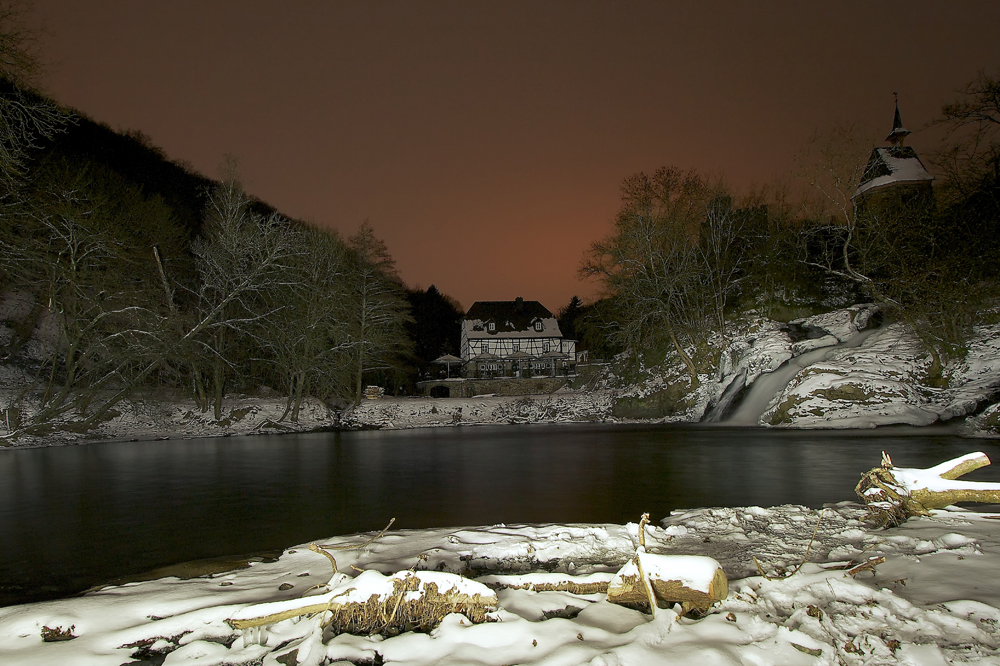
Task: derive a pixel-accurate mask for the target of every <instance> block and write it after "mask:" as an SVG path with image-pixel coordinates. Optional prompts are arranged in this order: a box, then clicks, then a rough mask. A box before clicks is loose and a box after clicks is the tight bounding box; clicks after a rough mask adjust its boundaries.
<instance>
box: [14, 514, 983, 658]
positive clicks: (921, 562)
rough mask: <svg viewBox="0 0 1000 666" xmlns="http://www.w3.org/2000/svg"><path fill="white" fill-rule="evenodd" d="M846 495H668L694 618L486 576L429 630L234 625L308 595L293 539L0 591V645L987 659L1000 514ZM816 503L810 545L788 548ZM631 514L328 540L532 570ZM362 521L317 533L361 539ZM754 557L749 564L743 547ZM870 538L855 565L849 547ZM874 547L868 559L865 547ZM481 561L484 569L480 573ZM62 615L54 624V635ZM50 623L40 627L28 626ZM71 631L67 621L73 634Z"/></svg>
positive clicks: (631, 528) (307, 560) (672, 536)
mask: <svg viewBox="0 0 1000 666" xmlns="http://www.w3.org/2000/svg"><path fill="white" fill-rule="evenodd" d="M862 516H863V510H862V509H861V508H860V507H859V506H858V505H855V504H852V503H842V504H839V505H833V506H831V507H828V508H827V509H826V510H825V512H824V513H823V514H822V517H820V513H819V512H818V511H816V510H813V509H807V508H805V507H798V506H783V507H775V508H760V507H747V508H737V509H694V510H685V511H677V512H674V514H673V515H671V516H669V517H667V518H665V519H664V520H663V521H662V523H661V524H660V525H659V526H658V527H656V528H655V529H652V530H650V531H649V532H648V536H647V546H648V548H649V550H650V551H653V552H663V553H679V554H700V555H709V556H711V557H714V558H715V559H717V560H718V561H719V562H720V563H721V564H722V566H723V568H724V569H725V571H726V573H727V575H728V576H729V577H730V586H729V589H730V593H729V596H728V598H727V599H726V600H725V601H723V602H722V603H721V604H719V605H717V606H716V607H715V608H713V609H712V611H711V613H710V614H709V615H708V616H707V617H705V618H704V619H701V620H691V619H686V618H681V617H678V615H677V614H676V613H675V612H674V611H673V610H667V611H660V612H659V613H657V615H656V617H655V618H652V617H650V616H649V615H646V614H643V613H641V612H639V611H636V610H631V609H629V608H625V607H622V606H617V605H615V604H611V603H609V602H607V601H606V600H605V598H604V597H605V595H604V594H603V593H594V594H573V593H570V592H532V591H529V590H523V589H501V590H499V591H498V597H499V606H500V609H499V611H498V612H497V613H496V614H495V618H494V619H495V620H496V621H495V622H489V623H487V624H481V625H470V623H469V622H468V621H467V620H464V619H463V618H462V617H461V616H459V615H452V616H449V617H448V618H446V619H445V621H444V622H443V623H442V624H441V626H440V627H438V628H437V629H435V630H434V631H432V632H431V633H429V634H426V633H414V632H406V633H403V634H400V635H398V636H395V637H391V638H385V637H381V636H353V635H350V634H340V635H332V634H330V632H328V631H327V632H324V631H322V630H321V629H319V622H320V621H321V620H320V618H315V619H312V620H306V619H304V620H300V621H297V622H296V621H293V620H284V621H282V622H279V623H277V624H274V625H271V626H270V627H269V628H267V629H266V630H265V631H263V632H262V633H261V634H260V635H256V634H255V633H253V632H249V631H248V632H247V634H246V635H244V634H242V633H241V632H239V631H236V630H234V629H232V628H231V627H230V625H229V624H228V623H227V622H226V620H227V619H228V618H230V617H232V616H233V614H234V613H236V612H237V611H239V609H241V608H244V607H245V606H247V605H250V604H255V603H260V602H266V601H272V600H282V599H294V598H299V597H302V596H303V595H312V594H318V593H319V591H318V590H312V591H310V588H311V587H312V586H313V585H315V584H317V583H321V582H324V581H326V580H327V579H328V578H329V577H330V574H331V565H330V562H329V561H328V560H327V559H326V558H324V557H322V556H321V555H319V554H317V553H315V552H312V551H310V550H308V548H306V547H305V545H303V546H298V547H295V548H289V549H287V550H286V551H284V553H283V554H282V555H281V556H280V558H278V559H277V560H276V561H272V562H263V561H259V562H250V563H249V566H248V567H247V568H244V569H240V570H233V571H226V572H218V573H213V574H206V575H202V576H200V577H196V578H190V579H187V580H183V579H179V578H173V577H170V578H162V579H159V580H151V581H145V582H136V583H128V584H125V585H121V586H117V587H106V588H103V589H101V590H98V591H94V592H90V593H88V594H85V595H84V596H81V597H77V598H71V599H64V600H60V601H52V602H44V603H38V604H28V605H24V606H14V607H8V608H0V661H2V662H3V663H4V664H12V665H14V664H16V665H24V666H29V665H32V666H33V665H38V666H42V665H44V666H49V665H50V664H79V665H91V664H93V665H95V666H97V665H104V664H107V665H109V666H112V665H113V666H119V665H120V664H123V663H133V664H144V663H145V664H154V663H156V664H159V663H163V664H165V665H166V666H171V665H174V664H199V665H203V666H207V665H210V664H211V665H220V666H221V665H223V664H233V665H236V664H286V665H287V664H342V665H344V666H346V665H347V664H349V663H368V664H374V663H398V664H412V665H422V664H428V665H429V664H484V665H486V664H489V665H498V666H499V665H501V664H511V663H519V664H588V663H589V664H660V663H662V664H682V665H683V664H691V665H696V664H697V665H698V666H702V665H703V664H705V663H712V664H733V665H739V664H779V663H780V664H831V665H832V664H851V665H853V664H920V665H931V664H942V665H944V664H948V663H983V664H997V663H1000V650H998V646H1000V631H998V625H1000V579H998V578H997V576H996V575H995V574H996V572H997V571H998V570H1000V514H995V513H973V512H968V511H964V510H957V509H956V510H951V511H937V512H935V513H934V515H932V516H931V517H928V518H919V519H911V520H910V521H908V522H907V523H905V524H904V525H903V526H902V527H899V528H895V529H892V530H888V531H884V532H880V531H872V530H870V529H869V528H868V527H867V526H866V525H865V524H864V523H862V522H861V521H860V519H861V518H862ZM817 520H819V527H818V529H817V531H816V540H815V542H814V543H813V544H812V547H811V549H810V551H809V552H810V554H809V558H808V559H809V561H808V563H807V564H805V566H803V567H802V569H801V571H799V572H798V573H796V574H794V575H792V576H790V577H788V578H782V576H784V575H787V571H790V570H792V569H794V567H795V566H797V565H798V563H799V562H800V561H801V559H802V557H803V555H804V554H805V551H806V548H807V546H808V545H809V542H810V537H811V535H812V533H813V530H814V527H815V526H816V524H817ZM637 535H638V533H637V526H636V525H635V524H629V525H625V526H621V525H506V526H505V525H495V526H492V527H470V528H456V529H433V530H407V531H390V532H388V533H387V534H386V535H385V536H384V537H382V538H381V539H379V540H377V541H375V542H374V543H371V544H370V545H367V546H365V547H363V548H361V549H360V550H357V549H355V550H341V551H335V552H334V554H335V555H336V557H337V566H338V568H339V570H340V571H342V572H345V573H347V574H349V575H351V576H355V575H357V572H358V570H368V569H375V570H378V571H381V572H384V573H389V572H395V571H399V570H403V569H408V568H415V569H425V570H446V571H453V572H457V573H462V574H463V575H466V576H469V577H481V576H483V575H486V574H495V573H506V574H523V573H527V572H529V571H548V572H557V573H560V574H562V575H561V576H560V577H561V578H569V579H573V578H574V577H578V579H579V580H583V578H582V577H583V576H586V575H589V574H592V573H595V572H610V571H614V570H616V569H617V568H618V567H619V566H620V565H621V564H622V563H623V562H624V561H625V560H626V559H627V558H628V557H629V556H630V554H632V553H634V549H635V545H636V541H637ZM367 538H368V536H361V535H358V536H346V537H337V538H332V539H329V540H327V541H325V542H324V544H326V545H330V546H333V547H340V546H350V545H352V544H354V545H357V544H360V543H362V542H364V541H365V540H367ZM754 557H755V558H756V559H757V560H758V561H759V562H760V564H761V567H762V568H763V571H764V573H766V574H767V575H768V576H770V577H771V578H773V579H768V578H765V577H763V576H761V575H760V572H759V571H758V570H757V567H756V565H755V564H754V561H753V558H754ZM872 557H880V558H881V557H884V558H885V561H884V562H881V563H879V564H877V565H876V566H874V568H873V569H871V568H862V569H861V570H860V571H855V572H854V573H853V575H852V574H851V573H849V572H848V571H847V567H848V565H851V566H853V565H857V564H862V563H865V562H868V561H869V558H872ZM876 561H877V560H876ZM484 580H486V579H484ZM60 632H61V633H62V638H64V639H70V640H53V639H55V638H56V637H58V635H59V633H60ZM45 636H48V638H49V642H46V640H44V637H45ZM70 637H73V638H70Z"/></svg>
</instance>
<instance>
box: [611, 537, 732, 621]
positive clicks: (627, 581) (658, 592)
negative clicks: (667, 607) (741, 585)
mask: <svg viewBox="0 0 1000 666" xmlns="http://www.w3.org/2000/svg"><path fill="white" fill-rule="evenodd" d="M644 579H645V580H644ZM646 581H648V583H649V587H650V588H652V594H653V596H655V598H656V600H657V601H662V602H665V603H667V604H674V603H680V604H682V605H683V607H684V609H685V612H686V611H688V610H690V609H698V610H707V609H708V608H709V607H710V606H711V605H712V604H714V603H715V602H717V601H722V600H723V599H725V598H726V597H727V596H729V579H728V578H726V573H725V572H724V571H723V570H722V567H721V566H719V563H718V562H717V561H715V560H714V559H712V558H711V557H703V556H700V555H654V554H651V553H647V552H646V551H645V548H643V547H641V546H640V547H639V548H638V550H637V552H636V556H635V557H633V558H632V559H631V560H629V561H628V562H627V563H626V564H625V566H624V567H622V568H621V570H619V571H618V573H617V574H616V575H615V577H614V578H613V579H612V580H611V583H610V584H609V585H608V601H611V602H614V603H618V604H649V603H650V602H649V590H648V588H647V587H646Z"/></svg>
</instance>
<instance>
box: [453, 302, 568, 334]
mask: <svg viewBox="0 0 1000 666" xmlns="http://www.w3.org/2000/svg"><path fill="white" fill-rule="evenodd" d="M465 319H466V321H470V320H474V319H478V320H480V321H494V322H496V323H497V328H500V327H504V328H507V326H508V324H509V326H510V328H509V329H508V330H514V331H523V330H526V329H527V328H529V327H530V326H531V324H532V322H533V321H535V320H536V319H552V313H551V312H549V311H548V309H547V308H546V307H545V306H544V305H542V304H541V303H539V302H538V301H525V300H522V299H518V300H515V301H476V302H475V303H473V304H472V307H471V308H469V311H468V312H467V313H465Z"/></svg>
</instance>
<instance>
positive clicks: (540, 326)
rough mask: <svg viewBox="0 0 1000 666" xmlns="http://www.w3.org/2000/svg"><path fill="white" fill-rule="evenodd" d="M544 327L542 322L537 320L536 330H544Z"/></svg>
mask: <svg viewBox="0 0 1000 666" xmlns="http://www.w3.org/2000/svg"><path fill="white" fill-rule="evenodd" d="M542 328H543V326H542V322H540V321H536V322H535V330H536V331H540V330H542Z"/></svg>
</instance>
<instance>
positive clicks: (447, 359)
mask: <svg viewBox="0 0 1000 666" xmlns="http://www.w3.org/2000/svg"><path fill="white" fill-rule="evenodd" d="M431 363H442V364H445V365H451V364H452V363H465V361H463V360H462V359H460V358H459V357H457V356H452V355H451V354H445V355H444V356H438V357H437V358H436V359H434V360H433V361H431Z"/></svg>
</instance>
